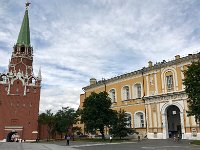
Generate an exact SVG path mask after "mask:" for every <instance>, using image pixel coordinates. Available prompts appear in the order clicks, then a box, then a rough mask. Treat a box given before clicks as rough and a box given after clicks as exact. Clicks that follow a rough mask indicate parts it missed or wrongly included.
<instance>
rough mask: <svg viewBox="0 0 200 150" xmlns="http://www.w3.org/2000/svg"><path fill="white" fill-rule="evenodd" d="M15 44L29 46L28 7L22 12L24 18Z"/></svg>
mask: <svg viewBox="0 0 200 150" xmlns="http://www.w3.org/2000/svg"><path fill="white" fill-rule="evenodd" d="M17 44H19V45H25V46H30V29H29V18H28V9H26V11H25V14H24V19H23V22H22V26H21V29H20V32H19V35H18V39H17Z"/></svg>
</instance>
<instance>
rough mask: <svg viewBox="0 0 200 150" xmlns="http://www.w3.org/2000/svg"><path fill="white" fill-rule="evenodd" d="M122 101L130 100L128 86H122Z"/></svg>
mask: <svg viewBox="0 0 200 150" xmlns="http://www.w3.org/2000/svg"><path fill="white" fill-rule="evenodd" d="M122 94H123V100H128V99H130V89H129V86H124V87H123V88H122Z"/></svg>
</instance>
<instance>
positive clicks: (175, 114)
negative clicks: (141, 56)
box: [79, 53, 200, 139]
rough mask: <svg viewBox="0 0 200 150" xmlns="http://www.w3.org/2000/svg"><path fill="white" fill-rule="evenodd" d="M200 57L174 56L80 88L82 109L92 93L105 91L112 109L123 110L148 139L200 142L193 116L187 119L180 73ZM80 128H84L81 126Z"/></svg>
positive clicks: (138, 130)
mask: <svg viewBox="0 0 200 150" xmlns="http://www.w3.org/2000/svg"><path fill="white" fill-rule="evenodd" d="M199 58H200V53H197V54H189V55H188V56H186V57H182V58H181V57H180V56H179V55H177V56H175V59H174V60H172V61H168V62H166V61H163V62H160V63H156V64H153V63H152V62H151V61H149V64H148V67H144V68H142V69H140V70H137V71H134V72H130V73H126V74H123V75H120V76H117V77H114V78H111V79H107V80H101V81H98V82H97V81H96V79H95V78H91V79H90V85H89V86H86V87H84V88H83V90H84V91H85V93H84V94H81V95H80V106H79V108H82V106H83V102H84V99H85V97H88V96H89V95H90V94H91V92H96V93H99V92H101V91H106V92H108V94H109V96H110V97H111V99H112V109H114V110H117V111H118V110H119V109H124V110H125V111H126V113H127V117H128V120H129V122H130V124H129V126H130V127H132V128H135V129H136V131H137V132H139V133H140V134H141V135H142V136H147V138H149V139H166V138H169V137H173V136H174V135H175V136H177V135H179V136H180V137H181V138H182V139H200V131H199V128H198V126H199V125H198V124H196V122H195V118H194V116H191V117H188V116H187V112H186V111H187V110H188V107H187V100H188V98H187V95H186V93H185V91H184V85H183V81H182V80H183V79H184V74H183V71H184V70H186V69H187V67H188V66H189V65H190V64H191V62H192V61H196V60H197V59H199ZM82 128H83V125H82Z"/></svg>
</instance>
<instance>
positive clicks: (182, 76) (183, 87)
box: [181, 66, 185, 90]
mask: <svg viewBox="0 0 200 150" xmlns="http://www.w3.org/2000/svg"><path fill="white" fill-rule="evenodd" d="M181 79H182V80H183V79H184V74H183V66H181ZM184 89H185V85H184V84H183V82H182V90H184Z"/></svg>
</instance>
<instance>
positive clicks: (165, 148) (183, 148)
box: [0, 140, 200, 150]
mask: <svg viewBox="0 0 200 150" xmlns="http://www.w3.org/2000/svg"><path fill="white" fill-rule="evenodd" d="M0 150H200V146H194V145H191V144H189V141H188V140H181V141H179V142H174V141H172V140H142V141H140V142H135V141H133V142H123V143H93V142H73V141H71V142H70V146H66V142H65V141H62V142H55V143H54V144H47V143H14V142H13V143H0Z"/></svg>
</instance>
